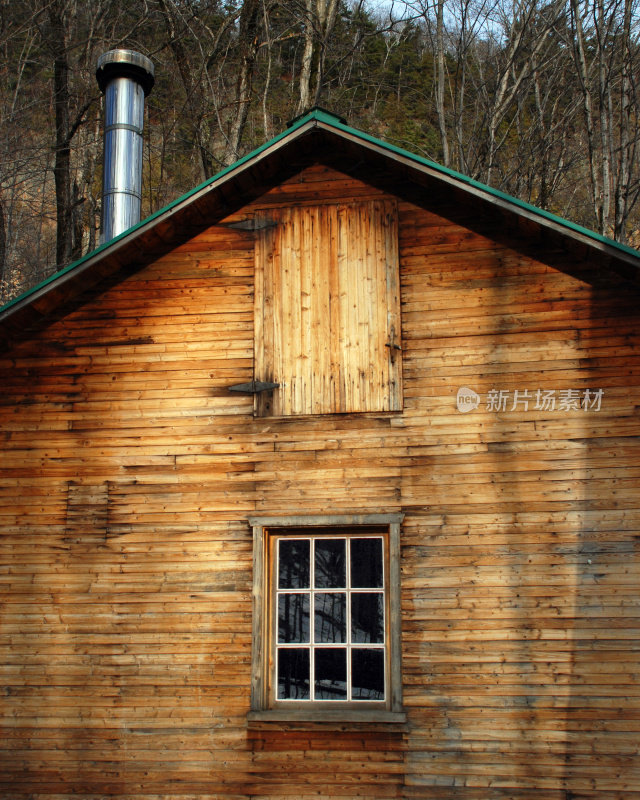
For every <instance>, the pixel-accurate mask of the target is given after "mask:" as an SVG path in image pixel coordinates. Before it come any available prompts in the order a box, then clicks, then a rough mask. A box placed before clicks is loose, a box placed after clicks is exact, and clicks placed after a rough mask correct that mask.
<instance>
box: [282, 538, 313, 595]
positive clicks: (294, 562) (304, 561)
mask: <svg viewBox="0 0 640 800" xmlns="http://www.w3.org/2000/svg"><path fill="white" fill-rule="evenodd" d="M310 544H311V542H309V540H308V539H280V541H279V543H278V589H307V588H309V563H310V561H309V546H310Z"/></svg>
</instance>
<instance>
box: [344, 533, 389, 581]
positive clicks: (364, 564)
mask: <svg viewBox="0 0 640 800" xmlns="http://www.w3.org/2000/svg"><path fill="white" fill-rule="evenodd" d="M382 581H383V573H382V539H357V538H354V539H352V540H351V586H352V587H353V588H354V589H381V588H382V585H383V584H382Z"/></svg>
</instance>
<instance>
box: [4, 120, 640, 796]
mask: <svg viewBox="0 0 640 800" xmlns="http://www.w3.org/2000/svg"><path fill="white" fill-rule="evenodd" d="M639 268H640V256H639V254H638V253H637V252H635V251H633V250H631V249H629V248H626V247H623V246H620V245H617V244H615V243H613V242H611V241H608V240H606V239H603V238H601V237H599V236H597V235H596V234H593V233H591V232H589V231H586V230H584V229H582V228H579V227H577V226H575V225H572V224H570V223H568V222H566V221H564V220H561V219H559V218H556V217H554V216H552V215H550V214H547V213H545V212H541V211H539V210H536V209H535V208H532V207H531V206H528V205H526V204H524V203H521V202H518V201H516V200H514V199H513V198H509V197H506V196H504V195H502V194H500V193H499V192H496V191H494V190H491V189H489V188H487V187H485V186H482V185H480V184H477V183H475V182H473V181H471V180H469V179H466V178H464V177H463V176H461V175H458V174H455V173H452V172H451V171H449V170H446V169H444V168H442V167H439V166H437V165H435V164H432V163H430V162H427V161H425V160H423V159H420V158H417V157H416V156H413V155H410V154H409V153H406V152H404V151H402V150H399V149H397V148H394V147H391V146H389V145H388V144H385V143H382V142H379V141H377V140H374V139H372V138H370V137H368V136H366V135H364V134H362V133H360V132H358V131H356V130H353V129H352V128H350V127H348V126H347V125H346V124H345V123H344V121H342V120H340V119H338V118H337V117H335V116H333V115H331V114H329V113H327V112H324V111H322V110H315V111H313V112H311V113H310V114H308V115H306V116H305V117H303V118H302V119H300V120H298V121H296V122H295V123H294V124H292V126H291V127H290V128H289V129H287V130H286V131H285V132H284V133H283V134H282V135H281V136H279V137H278V138H276V139H274V140H273V141H271V142H269V143H268V144H266V145H265V146H264V147H263V148H261V149H260V150H258V151H256V152H254V153H252V154H250V155H249V156H247V157H246V158H244V159H242V160H241V161H239V162H238V163H237V164H235V165H233V166H232V167H230V168H228V169H226V170H224V171H223V172H222V173H221V174H220V175H218V176H216V177H215V178H214V179H212V180H211V181H209V182H208V183H206V184H204V185H202V186H201V187H198V188H197V189H195V190H194V191H193V192H192V193H190V194H189V195H187V196H185V197H183V198H181V199H180V200H179V201H177V202H176V203H174V204H173V205H171V206H169V207H168V208H166V209H165V210H163V211H161V212H159V213H158V214H156V215H154V216H153V217H151V218H149V219H147V220H145V221H144V222H142V223H141V224H140V225H138V226H137V227H136V228H134V229H132V230H131V231H129V232H127V233H125V234H123V235H122V236H120V237H118V238H117V239H115V240H114V241H112V242H111V243H109V244H107V245H105V246H103V247H102V248H100V249H99V250H98V251H96V252H95V253H93V254H91V255H89V256H87V257H86V258H84V259H82V260H81V261H79V262H77V263H76V264H74V265H72V266H71V267H69V268H68V269H67V270H65V271H63V272H61V273H58V274H57V275H55V276H54V277H53V278H51V279H50V280H49V281H48V282H46V283H45V284H43V285H41V286H40V287H37V288H36V289H34V290H33V291H32V292H30V293H28V294H27V295H25V296H23V297H22V298H19V299H18V300H16V301H15V302H13V303H11V304H9V305H8V306H6V307H5V308H4V309H2V310H1V311H0V328H1V333H2V352H1V356H0V369H1V382H2V395H1V399H0V421H1V436H0V441H1V443H2V444H1V453H0V475H1V481H0V493H1V497H2V499H1V503H0V547H1V549H2V561H1V564H2V567H1V572H0V579H1V594H0V600H1V616H0V625H1V627H0V641H1V659H0V663H1V665H2V666H1V669H2V706H1V719H0V725H1V730H0V796H1V797H2V798H3V799H4V800H27V798H29V800H45V798H46V799H47V800H67V799H68V798H80V799H81V800H104V799H106V798H123V799H124V798H126V800H160V799H161V798H163V799H164V798H167V799H168V798H172V799H173V800H196V799H197V800H214V799H215V800H218V799H220V800H222V798H224V799H225V800H249V799H251V800H284V798H287V799H288V800H290V799H291V798H295V799H296V800H310V799H311V798H314V799H317V798H327V800H338V799H340V800H351V798H370V799H371V800H374V799H377V798H404V799H406V800H410V799H411V798H424V800H455V799H457V798H459V799H460V800H569V798H571V799H572V800H586V799H587V798H589V800H614V799H615V800H620V799H621V798H625V800H632V799H633V798H640V754H639V746H640V744H639V743H640V680H639V676H640V666H639V663H640V662H639V655H640V652H639V651H640V598H639V592H638V585H639V580H640V561H639V558H638V548H639V547H640V493H639V489H640V421H639V418H638V405H639V403H640V353H639V351H638V344H639V336H640V316H639V308H640V289H639V282H638V277H639V275H640V272H639Z"/></svg>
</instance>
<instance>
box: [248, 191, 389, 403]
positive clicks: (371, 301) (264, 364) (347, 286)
mask: <svg viewBox="0 0 640 800" xmlns="http://www.w3.org/2000/svg"><path fill="white" fill-rule="evenodd" d="M397 217H398V215H397V207H396V203H395V200H393V199H391V198H389V199H384V198H380V199H375V200H367V201H360V202H351V203H328V204H325V205H317V206H304V205H303V206H294V207H291V208H273V209H269V211H268V212H267V211H265V212H263V213H262V215H261V216H260V217H259V218H257V219H256V220H255V224H256V229H257V231H258V234H257V241H256V249H255V276H256V278H255V280H256V283H255V337H254V340H255V373H254V378H255V380H256V381H259V382H264V383H277V384H278V388H277V389H275V390H273V391H269V392H263V393H260V394H258V395H257V396H256V406H255V413H256V415H257V416H295V415H304V414H329V413H345V412H361V411H399V410H401V409H402V358H401V355H400V348H401V343H400V338H401V324H400V292H399V285H398V281H399V279H398V219H397Z"/></svg>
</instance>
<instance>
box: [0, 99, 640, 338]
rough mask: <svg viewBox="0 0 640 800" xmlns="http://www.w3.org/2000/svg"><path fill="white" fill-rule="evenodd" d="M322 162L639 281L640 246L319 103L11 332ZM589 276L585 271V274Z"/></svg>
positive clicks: (91, 265) (80, 272) (1, 320)
mask: <svg viewBox="0 0 640 800" xmlns="http://www.w3.org/2000/svg"><path fill="white" fill-rule="evenodd" d="M318 162H320V163H325V164H327V165H329V166H332V167H334V168H336V169H339V170H341V171H343V172H345V173H347V174H350V175H352V176H354V177H359V178H360V179H362V180H365V181H367V182H370V183H375V184H377V185H380V186H382V187H383V188H385V189H386V190H388V191H390V192H393V193H395V194H397V195H398V196H401V197H404V198H405V199H408V200H410V201H412V202H415V203H417V204H424V205H428V206H430V207H432V206H433V205H434V203H436V204H437V203H440V202H442V203H443V204H444V205H446V206H448V207H449V208H456V207H460V208H464V207H466V208H472V210H473V213H474V214H477V216H478V219H480V220H482V219H484V220H485V221H486V220H487V219H490V218H492V217H495V216H497V217H498V219H499V220H500V221H501V228H502V229H503V231H504V232H505V234H506V235H514V234H517V235H523V236H524V237H525V238H526V239H528V240H529V241H531V243H532V248H533V250H534V251H537V250H540V249H543V250H547V251H548V250H550V249H555V250H556V251H557V250H563V251H566V252H568V253H570V254H571V257H572V258H573V259H574V260H575V258H576V256H577V257H578V258H579V259H582V260H583V261H585V262H589V263H597V265H598V269H599V271H600V272H602V271H603V270H604V271H607V270H611V271H613V272H615V273H617V274H618V275H622V276H623V277H624V278H625V279H627V280H630V281H633V282H634V283H637V282H638V280H639V279H640V253H639V252H638V251H636V250H634V249H632V248H630V247H627V246H625V245H621V244H618V243H617V242H614V241H612V240H610V239H607V238H605V237H603V236H600V235H598V234H597V233H594V232H593V231H590V230H588V229H587V228H583V227H581V226H579V225H576V224H574V223H571V222H569V221H567V220H565V219H562V218H561V217H557V216H555V215H553V214H551V213H549V212H546V211H543V210H541V209H538V208H536V207H535V206H532V205H530V204H528V203H525V202H523V201H520V200H517V199H516V198H513V197H510V196H509V195H506V194H504V193H502V192H500V191H498V190H496V189H492V188H491V187H488V186H485V185H483V184H481V183H479V182H477V181H474V180H472V179H471V178H468V177H467V176H465V175H462V174H460V173H457V172H454V171H453V170H450V169H447V168H445V167H442V166H441V165H438V164H436V163H434V162H431V161H428V160H427V159H424V158H421V157H420V156H416V155H414V154H411V153H409V152H407V151H405V150H402V149H401V148H398V147H395V146H394V145H390V144H388V143H386V142H383V141H381V140H378V139H375V138H374V137H372V136H369V135H368V134H365V133H363V132H362V131H358V130H356V129H354V128H351V127H349V126H348V125H346V124H345V123H344V122H343V121H342V120H340V119H339V118H338V117H336V116H334V115H333V114H330V113H328V112H325V111H322V110H320V109H315V110H314V111H312V112H310V113H309V114H307V115H305V116H304V117H302V118H301V119H299V120H297V121H296V122H295V123H294V124H293V125H292V126H291V127H290V128H288V129H287V130H285V131H284V132H283V133H282V134H280V135H279V136H277V137H275V138H274V139H272V140H271V141H269V142H267V143H266V144H265V145H263V146H262V147H260V148H258V149H256V150H254V151H253V152H251V153H249V154H248V155H246V156H245V157H244V158H241V159H240V160H239V161H237V162H236V163H234V164H232V165H231V166H230V167H227V168H226V169H224V170H222V171H221V172H219V173H218V174H217V175H215V176H214V177H213V178H211V179H210V180H208V181H206V182H205V183H203V184H201V185H200V186H198V187H196V188H195V189H193V190H192V191H190V192H188V193H187V194H185V195H183V196H182V197H180V198H179V199H177V200H176V201H174V202H173V203H171V204H170V205H168V206H166V207H165V208H163V209H161V210H160V211H158V212H156V213H155V214H153V215H151V216H150V217H148V218H147V219H145V220H143V221H142V222H140V223H139V224H138V225H136V226H135V227H133V228H131V229H130V230H128V231H126V232H125V233H123V234H121V235H120V236H118V237H117V238H116V239H113V240H112V241H110V242H108V243H107V244H105V245H102V246H101V247H99V248H98V249H97V250H95V251H93V252H92V253H89V254H88V255H86V256H84V257H83V258H81V259H80V260H78V261H76V262H74V263H73V264H71V265H69V266H68V267H66V268H65V269H63V270H61V271H60V272H58V273H56V274H54V275H52V276H51V277H50V278H48V279H47V280H45V281H43V282H42V283H41V284H39V285H38V286H36V287H34V288H33V289H31V290H29V291H28V292H26V293H25V294H23V295H21V296H20V297H18V298H16V299H15V300H13V301H12V302H10V303H8V304H7V305H5V306H4V307H3V308H1V309H0V336H1V337H2V338H3V339H4V340H6V341H8V340H11V339H12V338H14V337H16V336H20V335H21V333H23V332H26V331H28V330H30V329H32V328H33V327H37V326H38V325H39V324H42V323H46V322H49V321H50V320H53V319H56V318H58V317H59V316H60V315H61V314H63V313H67V312H68V310H69V309H70V308H72V307H73V306H74V305H75V304H77V303H79V302H82V298H83V297H86V296H87V293H88V292H90V291H91V290H92V289H95V287H96V286H98V285H99V284H102V283H104V282H108V281H110V280H120V279H122V278H123V277H125V276H126V275H128V274H131V272H134V271H136V270H137V269H140V268H142V267H144V266H145V265H146V264H148V263H150V262H151V261H152V260H154V259H155V258H158V257H159V256H161V255H162V254H164V253H166V252H168V251H169V250H171V249H172V248H173V247H175V246H176V245H178V244H179V243H181V242H182V241H184V240H185V239H186V238H188V237H190V236H193V235H195V234H197V233H199V232H200V231H202V230H203V229H205V228H207V227H208V226H210V225H212V224H215V223H216V222H217V221H219V220H221V219H223V218H224V217H226V216H227V215H229V214H231V213H233V212H235V211H237V210H238V209H240V208H242V207H243V206H244V205H247V204H248V203H250V202H252V201H253V200H255V199H256V198H258V197H260V196H261V195H262V194H263V193H264V192H266V191H268V190H269V189H270V188H272V187H273V186H274V185H276V184H277V183H279V182H282V181H283V180H286V179H287V178H288V177H290V176H292V175H294V174H296V172H298V171H299V170H301V169H303V168H304V167H305V166H308V165H310V164H312V163H318ZM585 279H587V280H589V279H590V278H589V276H587V277H586V278H585Z"/></svg>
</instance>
